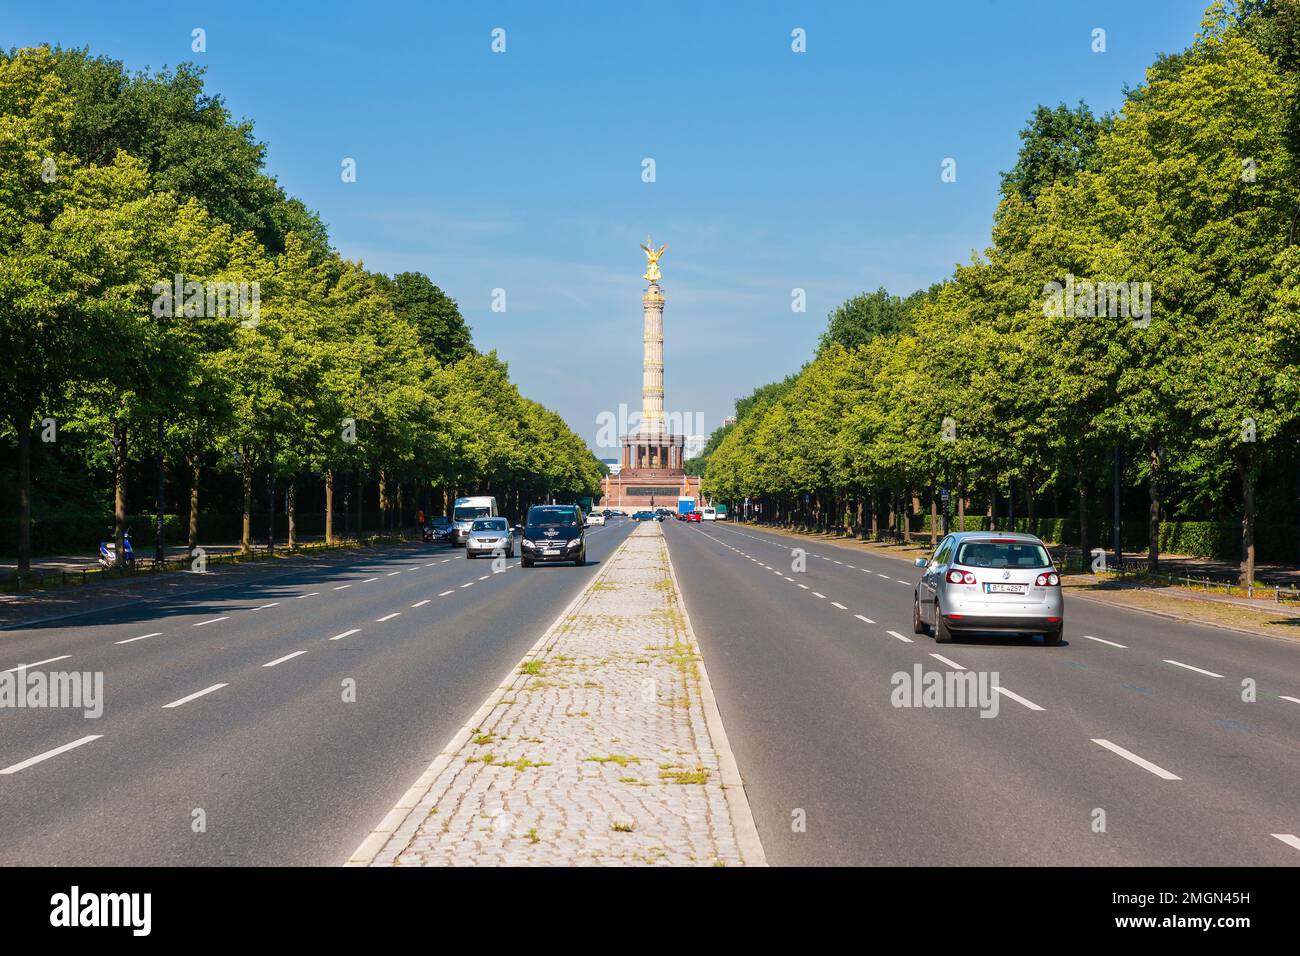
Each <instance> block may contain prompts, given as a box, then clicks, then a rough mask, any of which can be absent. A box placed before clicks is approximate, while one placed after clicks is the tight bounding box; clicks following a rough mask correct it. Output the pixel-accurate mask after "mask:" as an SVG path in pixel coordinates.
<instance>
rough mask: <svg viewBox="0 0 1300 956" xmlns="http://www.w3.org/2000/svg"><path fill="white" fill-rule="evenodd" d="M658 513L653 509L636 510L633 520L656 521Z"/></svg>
mask: <svg viewBox="0 0 1300 956" xmlns="http://www.w3.org/2000/svg"><path fill="white" fill-rule="evenodd" d="M656 517H657V515H656V514H655V513H654V512H653V511H634V512H632V520H633V521H654V520H655V518H656Z"/></svg>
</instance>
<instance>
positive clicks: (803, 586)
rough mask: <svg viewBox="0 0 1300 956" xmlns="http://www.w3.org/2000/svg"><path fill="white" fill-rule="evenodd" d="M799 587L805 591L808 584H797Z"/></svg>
mask: <svg viewBox="0 0 1300 956" xmlns="http://www.w3.org/2000/svg"><path fill="white" fill-rule="evenodd" d="M795 584H799V582H798V581H796V582H795ZM799 587H801V588H803V589H804V590H805V591H807V590H808V585H806V584H799Z"/></svg>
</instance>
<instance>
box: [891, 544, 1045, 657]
mask: <svg viewBox="0 0 1300 956" xmlns="http://www.w3.org/2000/svg"><path fill="white" fill-rule="evenodd" d="M916 566H917V567H918V568H923V569H924V570H923V571H922V573H921V580H920V581H918V582H917V584H916V588H915V590H914V591H913V595H912V598H913V600H912V630H913V631H914V632H915V633H917V634H933V635H934V639H935V641H937V642H938V643H940V644H947V643H949V642H951V641H952V640H953V638H954V637H955V636H961V635H967V634H1009V635H1022V636H1032V635H1036V634H1041V635H1042V637H1043V643H1045V644H1052V645H1055V644H1060V643H1061V635H1062V633H1063V631H1064V628H1065V613H1064V599H1063V598H1062V596H1061V575H1060V572H1058V571H1057V569H1056V567H1055V565H1053V564H1052V556H1051V555H1050V554H1049V553H1048V551H1047V548H1046V547H1045V546H1044V545H1043V542H1042V541H1040V540H1039V539H1038V538H1036V537H1034V536H1033V535H1032V534H1010V533H1007V534H1003V533H998V532H996V531H958V532H955V533H953V534H950V535H948V536H947V537H945V538H944V539H943V540H942V541H940V542H939V546H938V547H937V548H936V549H935V551H934V554H933V555H931V556H930V557H929V558H917V559H916Z"/></svg>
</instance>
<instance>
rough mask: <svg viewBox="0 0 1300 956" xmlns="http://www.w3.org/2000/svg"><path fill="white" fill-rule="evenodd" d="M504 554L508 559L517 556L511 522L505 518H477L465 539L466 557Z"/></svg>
mask: <svg viewBox="0 0 1300 956" xmlns="http://www.w3.org/2000/svg"><path fill="white" fill-rule="evenodd" d="M498 551H500V552H502V553H503V554H504V555H505V556H506V557H507V558H513V557H514V556H515V536H514V532H512V531H511V530H510V522H509V521H507V520H506V519H505V518H475V519H474V523H473V524H472V525H470V529H469V537H467V538H466V539H465V557H467V558H477V557H478V556H479V555H483V554H486V555H488V556H489V557H491V556H492V555H494V554H496V553H497V552H498Z"/></svg>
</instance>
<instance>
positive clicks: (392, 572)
mask: <svg viewBox="0 0 1300 956" xmlns="http://www.w3.org/2000/svg"><path fill="white" fill-rule="evenodd" d="M401 573H402V572H401V571H389V572H388V576H389V577H390V578H391V577H392V576H393V575H394V574H401Z"/></svg>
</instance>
